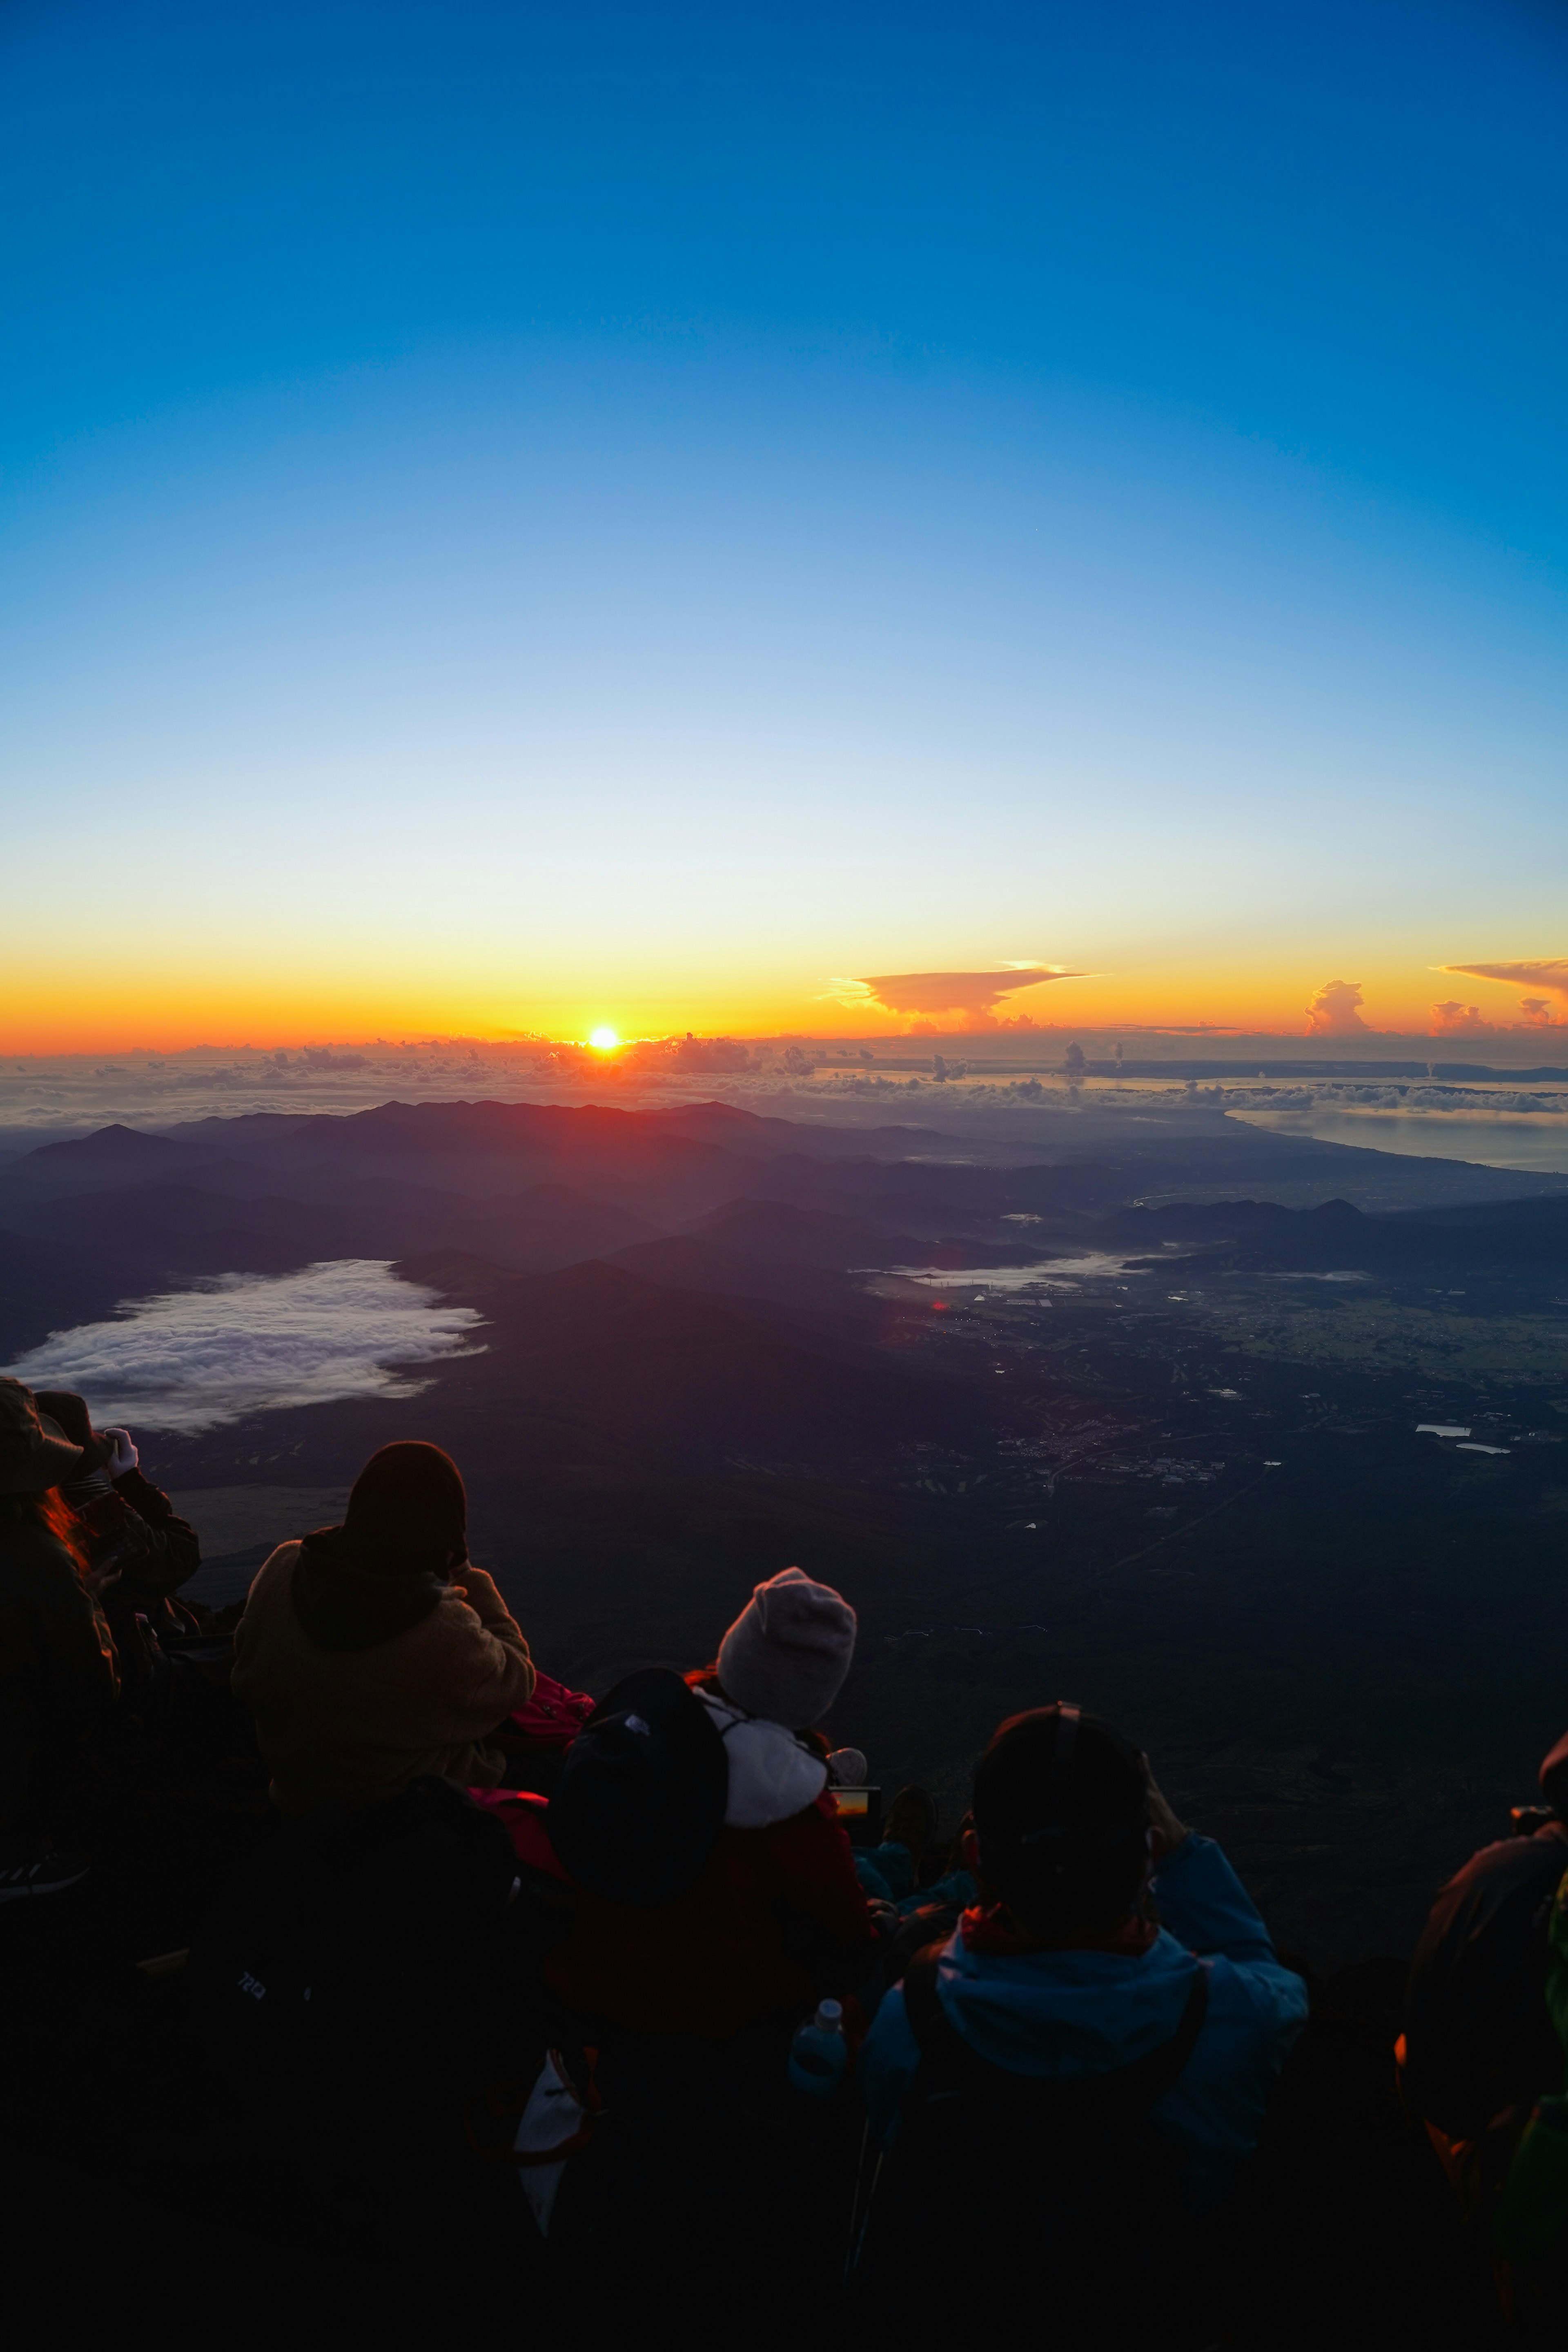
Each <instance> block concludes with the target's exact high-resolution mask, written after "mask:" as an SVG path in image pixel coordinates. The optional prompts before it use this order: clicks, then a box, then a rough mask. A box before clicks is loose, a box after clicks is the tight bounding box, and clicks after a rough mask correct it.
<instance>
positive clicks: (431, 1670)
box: [234, 1442, 533, 1813]
mask: <svg viewBox="0 0 1568 2352" xmlns="http://www.w3.org/2000/svg"><path fill="white" fill-rule="evenodd" d="M532 1688H533V1666H532V1663H531V1660H530V1657H529V1654H528V1644H527V1643H526V1642H525V1641H524V1640H523V1638H522V1635H521V1633H520V1632H519V1630H518V1628H517V1626H516V1624H515V1623H514V1622H513V1621H512V1619H511V1616H510V1613H509V1612H508V1610H507V1607H506V1604H505V1602H504V1601H502V1600H501V1597H500V1593H499V1592H498V1591H496V1588H495V1586H494V1584H493V1583H492V1582H491V1580H490V1579H489V1576H487V1575H486V1573H485V1571H484V1570H483V1569H482V1568H476V1567H475V1566H474V1564H473V1562H472V1561H471V1560H470V1559H469V1558H468V1497H467V1496H466V1494H465V1492H464V1487H463V1481H462V1478H461V1475H459V1473H458V1466H457V1465H456V1463H455V1462H453V1461H452V1459H451V1457H450V1456H449V1455H448V1454H444V1453H442V1451H441V1449H440V1447H439V1446H437V1445H426V1444H418V1443H413V1442H405V1443H399V1444H394V1445H384V1446H383V1447H382V1448H381V1450H380V1452H379V1453H377V1454H372V1456H371V1458H370V1460H369V1461H368V1462H367V1463H366V1464H365V1466H364V1468H363V1470H362V1471H361V1472H360V1475H359V1476H358V1478H357V1479H356V1480H355V1482H354V1486H353V1493H352V1494H351V1495H350V1496H349V1506H348V1510H347V1512H346V1513H345V1515H344V1517H343V1523H342V1527H335V1528H318V1529H317V1530H316V1532H315V1534H314V1535H310V1536H307V1537H305V1538H304V1539H303V1541H302V1542H293V1543H285V1544H279V1547H278V1549H277V1550H276V1551H275V1552H274V1553H273V1554H272V1556H271V1558H270V1559H268V1561H267V1562H266V1563H265V1565H264V1566H263V1567H262V1568H261V1570H260V1571H259V1572H258V1576H257V1578H256V1581H255V1582H254V1584H252V1586H251V1588H250V1593H249V1597H248V1598H247V1601H246V1604H245V1614H244V1616H243V1617H242V1618H241V1619H240V1622H239V1626H238V1629H237V1633H236V1635H235V1668H234V1689H235V1694H236V1696H237V1697H238V1698H240V1699H241V1700H243V1701H244V1703H245V1705H246V1706H247V1707H249V1709H250V1710H251V1713H252V1715H253V1716H254V1717H255V1719H256V1732H257V1738H258V1743H259V1745H260V1748H261V1753H262V1755H263V1757H264V1758H265V1759H266V1761H267V1765H268V1769H269V1770H270V1772H271V1775H272V1795H273V1799H274V1801H275V1802H276V1803H277V1805H278V1806H279V1810H280V1811H283V1812H284V1813H303V1812H308V1811H310V1809H311V1808H312V1807H313V1806H316V1805H319V1804H321V1803H324V1802H327V1801H331V1800H332V1799H334V1798H341V1797H351V1796H354V1795H357V1794H360V1793H362V1792H363V1791H365V1790H373V1789H385V1788H396V1787H400V1786H402V1784H403V1783H404V1782H405V1781H409V1780H414V1779H416V1777H417V1776H418V1775H419V1774H421V1773H426V1772H437V1773H441V1774H443V1775H445V1777H446V1778H447V1779H448V1780H455V1781H457V1782H458V1785H459V1786H460V1787H464V1788H494V1787H495V1786H496V1785H497V1783H498V1782H499V1781H500V1777H501V1773H502V1771H503V1769H504V1765H505V1759H504V1757H503V1755H502V1753H501V1751H500V1748H497V1747H495V1746H494V1745H493V1744H491V1742H490V1738H489V1735H490V1734H492V1733H493V1732H494V1731H495V1730H496V1729H497V1727H499V1726H500V1723H501V1721H502V1719H503V1717H506V1716H508V1715H510V1712H511V1710H512V1709H513V1708H514V1707H518V1706H522V1705H523V1704H524V1702H525V1701H526V1700H527V1698H528V1696H529V1694H530V1692H531V1690H532Z"/></svg>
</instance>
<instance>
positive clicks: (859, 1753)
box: [827, 1748, 868, 1789]
mask: <svg viewBox="0 0 1568 2352" xmlns="http://www.w3.org/2000/svg"><path fill="white" fill-rule="evenodd" d="M867 1769H868V1768H867V1763H866V1755H865V1750H864V1749H863V1748H835V1749H834V1751H833V1753H832V1755H831V1756H830V1757H829V1758H828V1759H827V1777H828V1779H829V1780H830V1781H831V1782H832V1784H833V1786H834V1787H835V1788H836V1789H863V1788H864V1787H865V1786H866V1773H867Z"/></svg>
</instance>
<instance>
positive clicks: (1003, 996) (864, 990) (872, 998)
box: [838, 963, 1086, 1029]
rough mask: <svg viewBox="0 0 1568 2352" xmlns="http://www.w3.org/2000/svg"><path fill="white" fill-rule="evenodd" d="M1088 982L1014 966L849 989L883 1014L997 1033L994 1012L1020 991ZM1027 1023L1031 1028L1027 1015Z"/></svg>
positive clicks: (878, 976)
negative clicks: (914, 1016) (939, 1019)
mask: <svg viewBox="0 0 1568 2352" xmlns="http://www.w3.org/2000/svg"><path fill="white" fill-rule="evenodd" d="M1085 977H1086V975H1085V974H1084V973H1083V972H1079V971H1066V970H1064V969H1063V968H1062V967H1061V966H1059V965H1057V964H1040V963H1036V964H1012V965H1007V966H1005V967H1004V968H1003V970H1001V971H894V972H879V973H875V974H872V975H870V976H869V977H868V978H866V979H864V980H857V981H852V982H849V983H848V986H849V988H851V989H853V990H855V991H856V992H858V997H857V998H856V999H851V1000H850V1001H852V1002H853V1001H858V1002H860V1003H866V1004H868V1005H876V1006H878V1007H879V1008H880V1010H881V1011H882V1012H884V1013H914V1014H917V1015H919V1016H921V1018H923V1019H926V1020H930V1019H931V1018H932V1017H933V1016H935V1015H937V1014H941V1015H942V1016H944V1017H945V1018H946V1019H949V1020H953V1021H957V1022H958V1023H959V1024H961V1025H962V1026H963V1027H964V1028H969V1029H994V1028H1000V1027H1002V1026H1003V1025H1004V1024H1003V1023H1002V1022H1001V1021H1000V1020H999V1019H998V1017H997V1013H996V1007H997V1006H998V1005H999V1004H1005V1003H1007V1002H1008V1000H1009V999H1010V998H1011V997H1014V996H1016V995H1017V994H1018V992H1019V991H1020V990H1022V989H1026V988H1038V987H1040V986H1041V985H1042V984H1043V983H1044V982H1046V981H1049V980H1082V979H1084V978H1085ZM838 985H839V986H843V985H844V983H842V982H840V983H838ZM840 1001H841V1002H842V1001H844V1000H842V999H841V1000H840ZM1023 1018H1024V1021H1025V1023H1026V1024H1027V1015H1025V1016H1023Z"/></svg>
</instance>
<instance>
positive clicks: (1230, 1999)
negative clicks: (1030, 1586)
mask: <svg viewBox="0 0 1568 2352" xmlns="http://www.w3.org/2000/svg"><path fill="white" fill-rule="evenodd" d="M964 1859H965V1862H966V1864H967V1865H968V1867H969V1869H970V1871H971V1872H972V1873H973V1876H974V1878H975V1879H976V1881H977V1883H978V1885H979V1888H980V1898H981V1899H980V1901H979V1902H978V1903H976V1904H974V1905H973V1906H972V1907H971V1908H970V1909H969V1910H967V1911H966V1912H965V1913H964V1914H963V1917H962V1919H961V1920H960V1922H959V1925H958V1927H957V1928H956V1929H955V1930H954V1931H953V1933H952V1936H951V1937H949V1938H948V1939H947V1941H946V1942H945V1943H944V1944H943V1945H942V1947H941V1948H940V1949H939V1950H937V1951H936V1952H935V1953H934V1973H933V1976H932V1979H931V1983H932V1990H933V1991H934V1997H935V2003H936V2007H937V2014H938V2015H939V2017H940V2020H941V2021H943V2022H944V2023H945V2025H946V2027H949V2028H951V2029H952V2033H953V2034H955V2035H956V2036H957V2038H958V2040H959V2042H961V2043H963V2044H964V2045H966V2047H967V2049H968V2050H969V2051H970V2052H972V2053H973V2054H974V2055H975V2056H976V2057H978V2058H980V2059H982V2060H984V2061H985V2062H987V2063H988V2064H989V2066H991V2067H993V2068H996V2069H999V2070H1001V2071H1002V2072H1003V2073H1004V2074H1012V2075H1023V2076H1026V2077H1035V2078H1051V2079H1054V2080H1055V2081H1057V2082H1058V2083H1062V2084H1068V2083H1078V2084H1084V2085H1085V2086H1086V2087H1087V2084H1088V2083H1089V2079H1090V2078H1092V2077H1094V2076H1095V2075H1107V2076H1109V2075H1110V2074H1114V2073H1115V2072H1116V2071H1117V2070H1119V2069H1123V2068H1128V2067H1131V2066H1132V2065H1133V2064H1134V2063H1136V2062H1138V2061H1140V2060H1149V2061H1151V2062H1152V2063H1157V2062H1156V2061H1155V2060H1154V2053H1157V2052H1160V2051H1162V2050H1171V2051H1173V2052H1174V2053H1178V2056H1179V2054H1180V2053H1181V2051H1182V2047H1183V2039H1184V2036H1185V2035H1186V2034H1189V2033H1191V2034H1193V2038H1192V2040H1191V2042H1190V2046H1189V2047H1187V2049H1186V2051H1185V2054H1184V2057H1182V2058H1181V2059H1180V2063H1179V2066H1178V2070H1177V2071H1176V2073H1175V2075H1174V2080H1173V2083H1172V2084H1171V2086H1170V2087H1169V2088H1168V2089H1167V2090H1165V2091H1164V2092H1163V2095H1162V2096H1160V2097H1159V2099H1158V2100H1157V2102H1156V2103H1155V2104H1154V2105H1152V2107H1151V2109H1150V2116H1149V2120H1150V2123H1151V2125H1152V2126H1153V2127H1154V2129H1155V2130H1156V2131H1157V2132H1158V2133H1160V2134H1161V2135H1162V2136H1163V2137H1164V2138H1165V2139H1166V2140H1167V2141H1168V2142H1169V2143H1170V2144H1171V2145H1172V2146H1173V2147H1174V2148H1175V2149H1176V2150H1177V2151H1178V2152H1179V2155H1180V2158H1181V2159H1182V2162H1183V2169H1184V2179H1185V2189H1186V2193H1187V2195H1188V2196H1189V2197H1190V2198H1191V2199H1192V2200H1194V2201H1195V2202H1196V2203H1198V2204H1200V2205H1201V2204H1203V2203H1205V2202H1206V2201H1208V2200H1213V2199H1215V2198H1216V2197H1218V2196H1220V2195H1222V2194H1223V2193H1224V2191H1225V2189H1226V2188H1227V2187H1228V2185H1229V2183H1230V2181H1231V2179H1232V2178H1233V2176H1234V2173H1235V2171H1236V2168H1237V2165H1238V2164H1239V2163H1240V2162H1241V2160H1242V2158H1245V2157H1246V2156H1247V2155H1248V2154H1249V2153H1250V2151H1251V2149H1252V2148H1253V2147H1254V2145H1255V2144H1256V2141H1257V2137H1258V2127H1259V2126H1260V2124H1261V2123H1262V2120H1263V2115H1264V2108H1265V2103H1266V2101H1267V2098H1268V2088H1269V2084H1270V2083H1271V2082H1272V2080H1273V2078H1274V2076H1275V2075H1276V2074H1278V2072H1279V2068H1280V2067H1281V2066H1282V2065H1283V2063H1284V2062H1285V2059H1286V2057H1287V2055H1288V2053H1289V2050H1290V2047H1291V2044H1292V2042H1294V2041H1295V2039H1296V2036H1297V2035H1298V2033H1299V2032H1300V2030H1301V2027H1302V2025H1303V2024H1304V2023H1305V2021H1306V2016H1307V1988H1306V1986H1305V1984H1304V1983H1303V1982H1302V1980H1301V1979H1300V1977H1299V1976H1297V1975H1296V1974H1295V1973H1294V1972H1293V1971H1292V1970H1291V1969H1287V1968H1284V1967H1282V1966H1281V1965H1280V1963H1279V1960H1278V1959H1277V1958H1275V1954H1274V1948H1273V1946H1272V1944H1271V1943H1270V1941H1269V1938H1268V1929H1267V1928H1266V1927H1265V1926H1264V1924H1263V1921H1262V1919H1261V1918H1260V1917H1259V1916H1258V1912H1257V1910H1256V1909H1255V1907H1254V1906H1253V1904H1252V1903H1251V1901H1250V1900H1249V1898H1248V1896H1247V1894H1246V1891H1245V1890H1244V1888H1243V1887H1242V1885H1241V1882H1240V1880H1239V1879H1238V1878H1237V1875H1236V1873H1235V1872H1234V1870H1232V1868H1231V1866H1230V1864H1229V1863H1228V1862H1227V1861H1226V1857H1225V1855H1224V1853H1222V1852H1221V1850H1220V1848H1219V1847H1218V1846H1217V1845H1216V1844H1215V1843H1214V1841H1213V1840H1212V1839H1210V1838H1205V1837H1200V1836H1198V1835H1197V1833H1196V1832H1194V1831H1191V1830H1188V1829H1186V1828H1185V1827H1184V1825H1183V1824H1182V1822H1179V1821H1178V1820H1177V1819H1176V1817H1175V1815H1174V1814H1173V1811H1171V1808H1170V1806H1169V1805H1168V1804H1167V1803H1166V1801H1165V1800H1164V1798H1163V1796H1162V1795H1161V1793H1160V1791H1159V1790H1158V1789H1157V1788H1156V1786H1155V1785H1154V1781H1153V1779H1152V1775H1151V1773H1150V1771H1149V1769H1148V1762H1147V1759H1146V1758H1144V1757H1142V1755H1141V1754H1140V1753H1139V1751H1138V1749H1137V1748H1134V1747H1132V1746H1131V1743H1130V1742H1129V1741H1127V1740H1126V1739H1124V1738H1122V1737H1121V1734H1120V1733H1119V1732H1117V1731H1115V1730H1114V1729H1113V1728H1112V1727H1111V1726H1110V1724H1108V1723H1104V1722H1102V1721H1101V1720H1100V1718H1099V1717H1095V1716H1092V1715H1086V1714H1082V1713H1081V1712H1080V1710H1079V1709H1078V1708H1077V1707H1074V1706H1068V1705H1066V1704H1065V1703H1063V1704H1059V1705H1058V1706H1048V1707H1038V1708H1036V1709H1034V1710H1033V1711H1032V1712H1030V1713H1028V1714H1025V1715H1017V1716H1013V1717H1009V1718H1008V1720H1007V1721H1006V1722H1005V1723H1003V1724H1002V1725H1001V1726H1000V1727H999V1728H998V1729H997V1731H996V1732H995V1734H994V1737H993V1738H992V1740H991V1743H990V1745H989V1747H988V1748H986V1751H985V1754H984V1757H983V1758H982V1759H981V1761H980V1764H979V1766H978V1767H977V1769H976V1771H975V1776H974V1795H973V1819H972V1823H971V1826H970V1828H969V1830H968V1831H967V1832H966V1833H965V1837H964ZM1156 1906H1157V1908H1156ZM1200 1975H1201V1976H1202V1977H1203V1978H1204V1979H1205V1983H1204V1985H1203V1986H1202V1987H1201V1988H1198V1987H1196V1986H1195V1984H1194V1979H1197V1978H1198V1977H1200ZM1194 2024H1195V2032H1194ZM921 2055H922V2047H921V2039H919V2038H918V2037H917V2032H916V2028H915V2023H914V2022H912V2021H911V2018H910V2002H909V1999H908V1997H907V1990H906V1987H903V1986H896V1987H894V1989H893V1990H891V1991H890V1992H889V1994H888V1996H887V1998H886V2000H884V2001H883V2002H882V2004H881V2007H880V2008H879V2011H878V2013H877V2017H876V2020H875V2022H874V2023H873V2025H872V2028H871V2031H870V2033H869V2034H868V2038H867V2041H866V2043H865V2046H864V2048H863V2050H862V2052H861V2055H860V2075H861V2083H862V2087H863V2091H864V2095H865V2100H866V2105H867V2110H868V2116H869V2118H870V2122H871V2126H872V2129H873V2132H874V2133H875V2134H876V2135H877V2136H878V2137H879V2139H880V2140H881V2142H882V2144H883V2145H884V2146H886V2145H888V2144H889V2143H890V2142H891V2141H892V2140H893V2139H894V2138H895V2137H896V2134H897V2129H898V2124H899V2119H900V2111H901V2109H902V2106H903V2103H904V2099H905V2096H906V2094H907V2093H908V2092H909V2090H910V2085H911V2084H912V2083H913V2082H914V2080H915V2076H916V2074H917V2071H918V2070H919V2068H920V2066H921Z"/></svg>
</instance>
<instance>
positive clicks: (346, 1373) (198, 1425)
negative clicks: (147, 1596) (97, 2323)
mask: <svg viewBox="0 0 1568 2352" xmlns="http://www.w3.org/2000/svg"><path fill="white" fill-rule="evenodd" d="M483 1319H484V1318H482V1316H480V1315H479V1314H478V1313H477V1312H476V1310H475V1309H474V1308H473V1307H449V1306H447V1305H445V1304H442V1303H437V1299H436V1294H435V1293H434V1292H433V1291H429V1290H422V1289H420V1288H418V1287H417V1286H416V1285H415V1284H413V1283H411V1282H401V1281H399V1280H398V1278H397V1276H395V1274H394V1273H393V1272H392V1269H391V1265H390V1263H389V1261H387V1260H386V1259H384V1258H342V1259H338V1260H336V1261H333V1262H330V1263H327V1264H323V1265H310V1266H306V1267H304V1268H302V1269H301V1271H300V1273H298V1274H285V1275H249V1274H226V1275H224V1276H221V1277H220V1278H219V1279H218V1280H217V1281H216V1282H214V1283H209V1284H204V1285H203V1286H202V1287H201V1288H199V1289H195V1290H176V1291H169V1292H165V1293H163V1295H162V1296H160V1297H156V1298H143V1299H138V1300H136V1301H135V1302H134V1303H133V1304H132V1306H131V1307H130V1309H129V1311H128V1312H127V1313H126V1314H125V1315H124V1316H123V1317H121V1318H117V1319H116V1320H115V1321H113V1322H110V1323H82V1324H79V1325H78V1326H77V1328H75V1329H74V1330H71V1331H54V1332H51V1333H50V1335H49V1337H48V1338H47V1339H46V1340H45V1342H44V1344H43V1346H42V1347H41V1348H35V1349H33V1351H32V1353H31V1354H30V1355H28V1356H26V1357H24V1358H23V1359H22V1360H21V1362H20V1363H16V1364H13V1365H11V1366H9V1367H8V1369H9V1370H11V1371H12V1372H13V1373H14V1374H15V1375H16V1378H17V1379H18V1380H22V1381H26V1382H27V1385H28V1386H29V1388H36V1389H37V1388H51V1389H75V1390H77V1391H79V1393H80V1394H81V1395H83V1396H85V1397H86V1399H87V1401H88V1404H89V1408H90V1410H91V1412H92V1416H93V1419H94V1420H95V1421H96V1422H98V1423H105V1422H121V1423H127V1424H128V1425H129V1426H130V1427H131V1428H132V1430H134V1429H135V1428H136V1427H137V1426H138V1425H140V1426H142V1427H143V1428H147V1429H169V1430H174V1431H177V1432H178V1433H181V1434H182V1435H185V1436H189V1435H191V1434H194V1433H195V1432H197V1431H200V1430H204V1429H213V1428H216V1427H217V1426H218V1425H219V1424H220V1423H225V1422H232V1421H243V1420H244V1419H246V1417H247V1415H248V1414H250V1413H253V1412H270V1411H272V1410H274V1409H275V1408H277V1407H279V1406H280V1405H301V1404H327V1403H330V1402H332V1401H333V1400H334V1399H335V1398H338V1397H370V1396H381V1397H406V1396H416V1395H417V1394H418V1392H419V1390H420V1388H421V1387H422V1386H424V1385H425V1383H424V1382H422V1381H416V1380H410V1379H408V1378H407V1377H406V1374H405V1370H403V1369H402V1368H403V1367H405V1366H407V1365H410V1364H419V1363H432V1362H435V1361H436V1360H438V1359H439V1358H441V1357H445V1356H451V1355H454V1354H461V1353H466V1352H467V1351H468V1349H470V1348H471V1347H472V1344H473V1341H472V1334H473V1332H474V1330H475V1328H477V1327H478V1326H479V1324H480V1323H482V1321H483ZM393 1365H396V1366H397V1367H399V1369H398V1370H395V1371H394V1370H391V1369H390V1367H391V1366H393Z"/></svg>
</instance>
